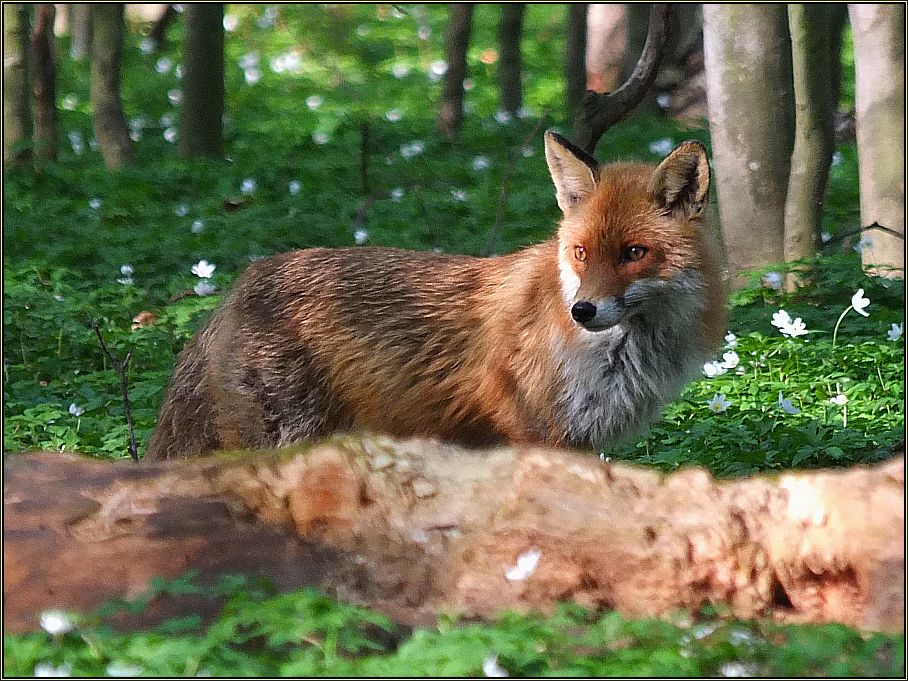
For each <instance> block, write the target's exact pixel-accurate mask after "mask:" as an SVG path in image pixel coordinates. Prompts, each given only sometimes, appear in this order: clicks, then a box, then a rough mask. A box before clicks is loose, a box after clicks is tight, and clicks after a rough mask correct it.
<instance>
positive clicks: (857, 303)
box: [851, 288, 870, 317]
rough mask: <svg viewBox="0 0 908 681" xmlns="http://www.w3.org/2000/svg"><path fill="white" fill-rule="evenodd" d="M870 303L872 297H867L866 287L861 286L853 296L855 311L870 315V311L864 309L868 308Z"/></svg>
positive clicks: (852, 303) (865, 315)
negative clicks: (865, 294) (865, 295)
mask: <svg viewBox="0 0 908 681" xmlns="http://www.w3.org/2000/svg"><path fill="white" fill-rule="evenodd" d="M868 305H870V298H865V297H864V289H862V288H859V289H858V291H857V293H855V294H854V295H853V296H851V307H853V308H854V311H855V312H857V313H858V314H859V315H862V316H864V317H869V316H870V313H869V312H865V311H864V308H866V307H867V306H868Z"/></svg>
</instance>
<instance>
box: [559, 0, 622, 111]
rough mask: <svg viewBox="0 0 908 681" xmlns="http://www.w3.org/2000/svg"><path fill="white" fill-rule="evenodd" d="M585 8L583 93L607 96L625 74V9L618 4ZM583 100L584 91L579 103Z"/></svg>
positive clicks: (591, 5)
mask: <svg viewBox="0 0 908 681" xmlns="http://www.w3.org/2000/svg"><path fill="white" fill-rule="evenodd" d="M573 6H574V5H571V7H573ZM587 7H588V9H587V15H586V18H587V28H586V89H587V90H592V91H593V92H608V91H609V90H611V89H612V87H613V86H614V85H615V83H616V82H618V78H619V77H620V76H621V74H622V73H623V71H624V61H625V53H626V52H627V8H626V6H625V5H623V4H619V3H614V4H613V3H594V4H590V5H588V6H587ZM565 70H566V69H565ZM582 96H583V90H581V91H580V93H579V96H578V98H577V102H578V103H579V102H580V97H582Z"/></svg>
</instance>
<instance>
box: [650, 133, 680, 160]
mask: <svg viewBox="0 0 908 681" xmlns="http://www.w3.org/2000/svg"><path fill="white" fill-rule="evenodd" d="M674 148H675V143H674V142H672V141H671V140H670V139H668V138H667V137H663V138H662V139H661V140H656V141H655V142H650V145H649V150H650V151H651V152H653V153H654V154H659V155H660V156H667V155H668V152H670V151H671V150H672V149H674Z"/></svg>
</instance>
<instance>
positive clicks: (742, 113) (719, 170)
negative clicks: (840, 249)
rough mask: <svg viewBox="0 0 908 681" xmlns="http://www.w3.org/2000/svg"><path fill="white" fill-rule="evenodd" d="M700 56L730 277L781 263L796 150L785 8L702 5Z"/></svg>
mask: <svg viewBox="0 0 908 681" xmlns="http://www.w3.org/2000/svg"><path fill="white" fill-rule="evenodd" d="M741 36H747V39H746V40H744V39H742V37H741ZM703 51H704V59H705V63H706V90H707V98H708V100H709V119H710V132H711V134H712V142H713V162H714V164H715V171H716V188H717V195H718V199H719V216H720V218H721V221H722V234H723V236H724V239H725V246H726V249H727V251H728V264H729V270H730V272H731V274H732V275H735V274H737V273H739V272H740V271H741V270H745V269H751V268H758V267H761V266H765V265H770V264H774V263H779V262H782V261H783V260H784V258H785V248H784V244H785V239H784V235H785V200H786V197H787V194H788V176H789V171H790V168H791V152H792V148H793V142H794V96H793V95H794V93H793V84H792V71H791V43H790V39H789V34H788V13H787V11H786V8H785V5H778V4H746V3H745V4H718V5H711V4H710V5H704V6H703ZM824 56H825V55H824Z"/></svg>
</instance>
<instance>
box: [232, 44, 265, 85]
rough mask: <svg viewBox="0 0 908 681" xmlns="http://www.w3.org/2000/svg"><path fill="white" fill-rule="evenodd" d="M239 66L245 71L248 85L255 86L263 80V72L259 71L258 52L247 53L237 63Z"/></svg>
mask: <svg viewBox="0 0 908 681" xmlns="http://www.w3.org/2000/svg"><path fill="white" fill-rule="evenodd" d="M237 64H238V66H239V67H240V68H241V69H243V77H244V78H245V80H246V85H255V84H256V83H258V82H259V80H261V78H262V72H261V71H259V53H258V52H256V51H254V50H253V51H252V52H247V53H246V54H244V55H243V56H242V57H240V59H239V60H238V62H237Z"/></svg>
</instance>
